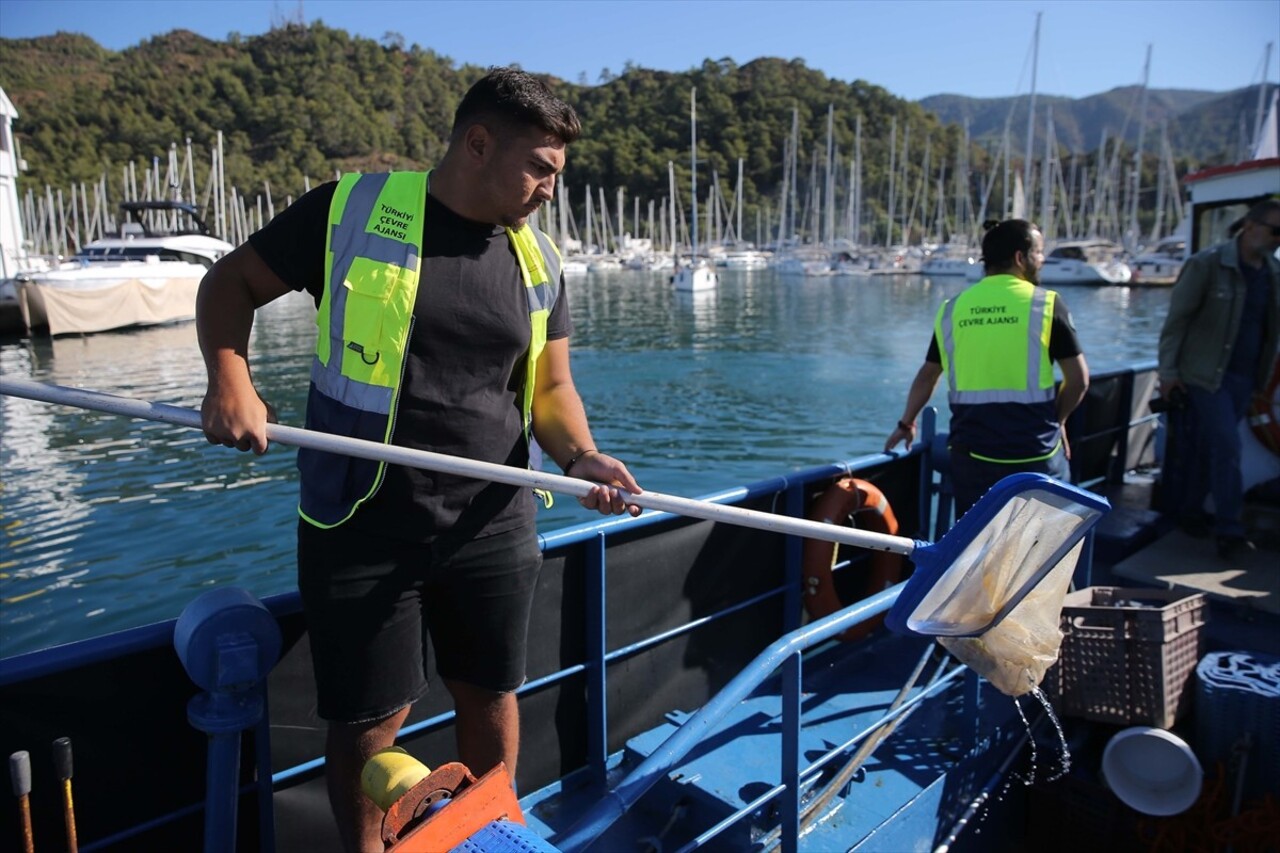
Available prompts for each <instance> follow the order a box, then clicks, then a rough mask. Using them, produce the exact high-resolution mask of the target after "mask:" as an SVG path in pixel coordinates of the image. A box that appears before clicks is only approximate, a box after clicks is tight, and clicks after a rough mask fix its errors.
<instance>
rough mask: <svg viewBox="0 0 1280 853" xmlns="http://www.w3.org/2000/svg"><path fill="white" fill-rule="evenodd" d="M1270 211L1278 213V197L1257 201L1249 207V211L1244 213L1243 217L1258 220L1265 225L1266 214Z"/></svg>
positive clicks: (1279, 211) (1279, 209)
mask: <svg viewBox="0 0 1280 853" xmlns="http://www.w3.org/2000/svg"><path fill="white" fill-rule="evenodd" d="M1270 213H1280V199H1277V198H1269V199H1266V200H1265V201H1260V202H1258V203H1257V204H1255V205H1254V206H1253V207H1251V208H1249V212H1248V213H1246V214H1245V215H1244V218H1245V219H1247V220H1249V221H1250V222H1258V223H1261V224H1263V225H1265V224H1266V223H1267V214H1270Z"/></svg>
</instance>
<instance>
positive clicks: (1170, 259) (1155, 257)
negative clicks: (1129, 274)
mask: <svg viewBox="0 0 1280 853" xmlns="http://www.w3.org/2000/svg"><path fill="white" fill-rule="evenodd" d="M1186 255H1187V238H1186V237H1185V236H1176V237H1166V238H1165V239H1163V240H1161V241H1160V242H1159V243H1157V244H1156V245H1155V247H1154V248H1153V249H1151V250H1150V251H1148V252H1143V253H1141V254H1139V255H1135V256H1134V258H1133V259H1132V260H1130V261H1129V267H1130V268H1131V269H1132V270H1133V278H1132V279H1131V283H1132V284H1173V283H1174V282H1175V281H1177V280H1178V273H1180V272H1182V264H1183V262H1184V261H1185V260H1186Z"/></svg>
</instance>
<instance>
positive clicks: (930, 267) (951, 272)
mask: <svg viewBox="0 0 1280 853" xmlns="http://www.w3.org/2000/svg"><path fill="white" fill-rule="evenodd" d="M975 269H977V270H978V271H981V269H982V264H980V263H978V259H977V258H975V257H973V256H972V255H945V254H936V253H935V254H932V255H930V256H929V257H928V258H926V259H925V261H924V263H922V264H921V265H920V274H921V275H927V276H929V277H930V278H947V277H951V276H955V277H959V278H966V279H967V278H969V277H970V273H972V272H974V270H975ZM981 277H982V276H980V275H979V276H978V278H981Z"/></svg>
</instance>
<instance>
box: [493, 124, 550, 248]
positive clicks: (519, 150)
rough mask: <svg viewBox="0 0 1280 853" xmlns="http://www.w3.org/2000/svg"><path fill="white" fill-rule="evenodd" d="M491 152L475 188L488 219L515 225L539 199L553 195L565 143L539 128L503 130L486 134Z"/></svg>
mask: <svg viewBox="0 0 1280 853" xmlns="http://www.w3.org/2000/svg"><path fill="white" fill-rule="evenodd" d="M490 144H492V145H493V150H492V152H491V154H492V156H490V157H488V158H487V160H486V162H485V164H484V168H483V170H482V173H481V182H482V184H483V186H482V187H480V188H478V189H479V191H480V194H481V197H483V198H484V200H485V205H486V207H487V208H488V212H489V216H488V219H489V221H492V222H493V223H495V224H498V225H505V226H507V227H508V228H518V227H520V226H521V225H523V224H524V223H525V221H526V220H527V219H528V218H529V217H530V216H531V215H533V213H534V211H536V210H537V209H538V208H539V207H540V206H541V205H542V203H543V202H546V201H550V200H551V199H552V198H553V197H554V196H555V190H556V176H557V175H559V174H560V172H561V171H562V170H563V169H564V162H565V144H564V142H562V141H561V140H560V139H558V138H557V137H555V136H554V135H552V134H549V133H546V132H545V131H542V130H540V129H536V128H534V129H526V130H506V131H502V132H499V133H498V134H491V135H490Z"/></svg>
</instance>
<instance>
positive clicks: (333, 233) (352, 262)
mask: <svg viewBox="0 0 1280 853" xmlns="http://www.w3.org/2000/svg"><path fill="white" fill-rule="evenodd" d="M428 179H429V173H422V172H395V173H390V174H375V175H358V174H353V175H346V176H344V177H343V178H342V179H341V180H340V181H339V183H338V188H337V189H336V190H335V192H334V196H333V202H332V203H331V205H330V208H329V233H328V246H327V249H326V279H325V288H324V294H323V296H322V297H321V302H320V310H319V313H318V315H317V318H316V323H317V325H318V326H319V334H318V336H317V339H316V355H315V358H314V359H313V360H312V365H311V387H310V389H309V395H308V400H307V418H306V421H307V427H308V428H309V429H317V430H320V431H323V432H331V433H337V434H340V435H349V436H353V437H355V438H363V439H368V440H373V441H379V442H382V443H384V444H390V443H391V440H392V435H393V433H394V430H395V413H396V410H397V407H398V402H399V395H400V391H401V387H402V384H403V378H404V366H405V356H406V354H407V352H408V348H409V339H410V335H411V332H412V328H413V308H414V304H415V302H416V299H417V291H418V282H419V272H420V268H421V261H420V259H421V256H422V232H423V219H424V218H425V209H426V194H427V185H428ZM506 233H507V238H508V240H510V242H511V246H512V249H513V251H514V253H515V256H516V259H517V263H518V265H519V268H520V274H521V279H522V281H523V283H524V285H525V289H526V294H527V296H528V306H529V322H530V346H529V353H528V357H527V358H526V364H527V366H526V372H525V389H524V393H523V395H522V399H521V404H522V414H523V429H524V434H525V437H526V440H528V441H529V443H530V461H531V463H532V462H533V460H534V457H535V453H536V452H537V451H536V446H535V445H534V443H533V434H532V426H531V425H532V406H533V389H534V388H535V387H536V386H535V382H536V381H537V362H538V357H539V356H540V355H541V354H542V351H543V348H544V347H545V346H546V339H547V318H548V317H549V315H550V312H551V308H552V307H553V306H554V304H555V300H556V299H557V297H558V296H559V285H560V254H559V251H558V250H557V249H556V247H555V244H554V243H552V242H551V240H550V239H549V238H548V237H547V236H546V235H544V234H542V233H541V232H538V231H536V230H535V229H533V228H531V227H529V226H528V225H524V226H521V227H520V228H519V229H511V228H508V229H506ZM298 468H299V470H300V471H301V474H302V476H301V481H302V483H301V485H302V500H301V502H300V504H299V507H298V511H299V514H300V515H301V516H302V517H303V518H304V519H306V520H307V521H308V522H310V523H311V524H314V525H316V526H317V527H334V526H336V525H338V524H341V523H342V522H344V521H346V520H347V519H349V518H350V517H351V516H352V515H353V514H354V513H355V511H356V509H357V508H358V507H359V506H360V505H361V504H362V503H364V502H365V501H366V500H368V499H369V498H370V497H372V496H373V494H374V493H375V492H376V491H377V490H378V487H379V486H380V485H381V483H382V478H383V475H384V473H385V471H386V463H383V462H375V461H372V460H362V459H355V458H352V457H344V456H340V455H337V454H329V453H324V452H321V451H308V450H306V449H302V450H299V452H298ZM544 500H545V498H544Z"/></svg>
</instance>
